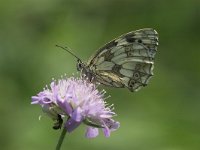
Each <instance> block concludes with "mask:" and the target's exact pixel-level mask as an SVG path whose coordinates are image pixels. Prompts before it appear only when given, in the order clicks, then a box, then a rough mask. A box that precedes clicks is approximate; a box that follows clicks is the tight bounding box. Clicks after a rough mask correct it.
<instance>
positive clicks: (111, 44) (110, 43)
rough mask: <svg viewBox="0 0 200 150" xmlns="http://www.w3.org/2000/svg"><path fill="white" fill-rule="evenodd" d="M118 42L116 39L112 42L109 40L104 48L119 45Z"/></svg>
mask: <svg viewBox="0 0 200 150" xmlns="http://www.w3.org/2000/svg"><path fill="white" fill-rule="evenodd" d="M117 43H118V42H116V41H111V42H109V43H108V44H106V45H105V47H104V49H110V48H112V47H114V46H117Z"/></svg>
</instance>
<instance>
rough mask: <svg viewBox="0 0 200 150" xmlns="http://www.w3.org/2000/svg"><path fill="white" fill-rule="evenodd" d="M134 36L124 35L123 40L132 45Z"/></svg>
mask: <svg viewBox="0 0 200 150" xmlns="http://www.w3.org/2000/svg"><path fill="white" fill-rule="evenodd" d="M133 36H134V35H133V34H127V35H125V39H126V41H127V42H128V43H133V42H135V38H134V37H133Z"/></svg>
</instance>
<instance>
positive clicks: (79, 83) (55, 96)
mask: <svg viewBox="0 0 200 150" xmlns="http://www.w3.org/2000/svg"><path fill="white" fill-rule="evenodd" d="M104 94H105V92H104V91H101V92H99V91H98V90H97V88H96V86H95V85H94V84H92V83H90V82H88V81H87V80H85V79H82V78H81V79H79V78H74V77H71V78H65V79H60V80H58V81H55V80H54V81H52V82H51V84H50V88H45V89H44V90H43V91H42V92H40V93H39V94H37V96H32V102H31V104H39V105H41V107H42V110H43V111H44V112H45V113H46V114H47V115H48V116H50V117H51V118H52V119H53V120H55V121H57V122H56V123H55V124H54V128H55V129H58V128H60V127H61V125H60V124H61V123H62V118H64V117H66V118H67V119H66V122H65V123H64V128H65V129H66V131H67V132H72V131H73V130H74V129H76V128H77V127H78V126H79V125H80V124H81V123H84V124H86V125H87V129H86V134H85V135H86V137H87V138H93V137H96V136H97V135H98V134H99V132H98V129H99V128H101V129H102V130H103V132H104V135H105V136H106V137H109V136H110V132H111V131H114V130H116V129H118V128H119V125H120V124H119V122H116V121H114V120H113V119H112V117H113V116H115V115H116V114H115V113H114V112H113V107H112V105H111V106H108V105H107V104H106V102H105V101H104V100H105V98H104Z"/></svg>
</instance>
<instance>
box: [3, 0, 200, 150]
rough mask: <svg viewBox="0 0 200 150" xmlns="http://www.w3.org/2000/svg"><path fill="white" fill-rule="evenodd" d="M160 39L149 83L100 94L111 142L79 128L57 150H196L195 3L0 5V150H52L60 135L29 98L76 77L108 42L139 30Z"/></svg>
mask: <svg viewBox="0 0 200 150" xmlns="http://www.w3.org/2000/svg"><path fill="white" fill-rule="evenodd" d="M146 27H152V28H155V29H156V30H157V31H158V33H159V39H160V42H159V44H160V45H159V48H158V53H157V55H156V60H155V69H154V74H155V76H154V77H153V78H152V80H151V81H150V84H149V85H148V86H147V87H145V88H143V89H142V90H140V91H139V92H136V93H131V92H129V91H128V90H126V89H112V88H106V90H107V93H108V94H110V95H111V96H112V97H111V98H110V99H108V103H110V104H112V103H114V105H115V112H116V113H117V114H118V116H117V117H115V119H116V120H118V121H120V122H121V127H120V129H119V130H118V131H116V132H113V133H112V134H111V137H110V138H105V137H104V136H103V134H100V136H98V137H97V138H95V139H86V138H85V137H84V129H85V126H84V125H82V126H81V127H80V128H78V129H77V130H75V131H74V132H73V133H71V134H70V135H68V136H67V137H66V139H65V142H64V144H63V147H62V149H63V150H64V149H68V150H70V149H76V150H84V149H92V150H102V149H109V150H121V149H127V150H129V149H134V150H199V149H200V99H199V98H200V91H199V90H200V88H199V84H200V36H199V35H200V1H198V0H190V1H189V0H168V1H161V0H40V1H39V0H18V1H14V0H6V1H0V99H1V100H0V116H1V118H0V149H2V150H13V149H15V150H35V149H38V150H47V149H48V150H51V149H54V148H55V145H56V143H57V140H58V137H59V135H60V132H61V131H55V130H53V129H52V124H53V122H52V120H50V119H49V118H48V117H43V118H42V119H41V120H40V121H39V120H38V117H39V115H41V114H42V111H41V108H40V107H39V106H37V105H30V102H31V96H32V95H36V94H37V93H38V92H39V91H40V90H42V88H43V87H44V86H45V85H46V84H49V83H50V81H51V79H52V78H56V79H58V78H60V76H61V75H64V74H65V73H66V74H67V75H68V76H71V75H72V73H76V67H75V65H76V60H75V59H74V58H73V57H72V56H71V55H70V54H68V53H67V52H65V51H63V50H61V49H59V48H56V47H55V44H61V45H64V46H69V47H71V49H72V50H73V52H74V53H75V54H77V55H78V56H80V57H81V58H82V59H83V60H87V59H88V58H89V57H90V55H91V54H93V53H94V51H95V50H97V49H98V48H99V47H100V46H102V45H103V44H105V43H106V42H108V41H110V40H111V39H113V38H115V37H117V36H119V35H121V34H123V33H126V32H129V31H132V30H137V29H140V28H146Z"/></svg>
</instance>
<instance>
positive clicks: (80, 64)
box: [76, 59, 85, 71]
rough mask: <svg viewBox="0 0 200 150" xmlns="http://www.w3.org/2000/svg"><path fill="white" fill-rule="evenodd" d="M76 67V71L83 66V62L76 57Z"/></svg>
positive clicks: (80, 69)
mask: <svg viewBox="0 0 200 150" xmlns="http://www.w3.org/2000/svg"><path fill="white" fill-rule="evenodd" d="M76 68H77V70H78V71H82V70H83V69H84V68H85V64H84V63H83V62H82V61H81V60H80V59H77V64H76Z"/></svg>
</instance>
